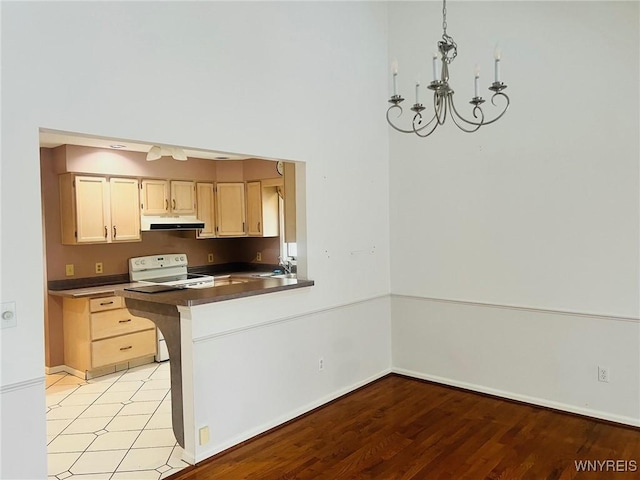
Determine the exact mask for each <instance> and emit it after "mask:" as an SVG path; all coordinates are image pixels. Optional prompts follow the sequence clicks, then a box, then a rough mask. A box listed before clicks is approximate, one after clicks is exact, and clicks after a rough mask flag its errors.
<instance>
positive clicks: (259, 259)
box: [256, 252, 262, 262]
mask: <svg viewBox="0 0 640 480" xmlns="http://www.w3.org/2000/svg"><path fill="white" fill-rule="evenodd" d="M256 260H257V261H258V262H261V261H262V252H258V253H256Z"/></svg>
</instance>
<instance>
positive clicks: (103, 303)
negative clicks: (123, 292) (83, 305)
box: [100, 300, 113, 305]
mask: <svg viewBox="0 0 640 480" xmlns="http://www.w3.org/2000/svg"><path fill="white" fill-rule="evenodd" d="M111 304H113V300H112V301H110V302H100V305H111Z"/></svg>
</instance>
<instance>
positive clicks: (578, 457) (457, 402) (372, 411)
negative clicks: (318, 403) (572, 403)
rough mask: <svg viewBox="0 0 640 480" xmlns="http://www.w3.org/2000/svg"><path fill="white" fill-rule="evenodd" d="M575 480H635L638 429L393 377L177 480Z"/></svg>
mask: <svg viewBox="0 0 640 480" xmlns="http://www.w3.org/2000/svg"><path fill="white" fill-rule="evenodd" d="M579 461H589V462H590V463H589V464H588V465H589V467H590V468H591V471H590V472H589V471H587V472H585V471H580V472H579V471H578V467H577V466H576V462H579ZM613 462H615V464H614V463H613ZM586 465H587V464H583V468H586ZM594 470H597V471H594ZM573 478H577V479H584V480H588V479H598V480H600V479H609V478H610V479H620V480H625V479H639V478H640V430H639V429H636V428H632V427H624V426H619V425H616V424H612V423H606V422H600V421H595V420H591V419H589V418H585V417H579V416H576V415H571V414H564V413H560V412H556V411H552V410H548V409H544V408H538V407H534V406H530V405H526V404H520V403H516V402H510V401H505V400H500V399H497V398H492V397H489V396H485V395H480V394H474V393H471V392H466V391H462V390H458V389H454V388H448V387H444V386H440V385H436V384H432V383H427V382H422V381H419V380H413V379H409V378H405V377H401V376H396V375H391V376H387V377H385V378H383V379H381V380H378V381H376V382H374V383H372V384H370V385H367V386H366V387H363V388H361V389H360V390H358V391H356V392H354V393H351V394H349V395H346V396H344V397H342V398H340V399H338V400H336V401H335V402H332V403H331V404H329V405H327V406H324V407H322V408H320V409H318V410H316V411H314V412H312V413H310V414H308V415H306V416H303V417H301V418H299V419H297V420H295V421H293V422H290V423H289V424H287V425H285V426H283V427H281V428H278V429H275V430H273V431H271V432H268V433H266V434H264V435H262V436H260V437H258V438H256V439H253V440H250V441H248V442H246V443H244V444H243V445H241V446H238V447H236V448H234V449H232V450H230V451H228V452H226V453H223V454H220V455H217V456H216V457H214V458H213V459H209V460H207V461H205V462H203V463H202V464H200V465H198V466H196V467H193V468H192V469H190V470H188V471H185V472H181V473H179V474H176V475H174V476H172V477H171V480H217V479H224V480H240V479H287V480H290V479H309V480H318V479H327V480H342V479H345V480H346V479H382V480H389V479H416V480H431V479H434V480H441V479H456V480H457V479H470V480H476V479H491V480H509V479H513V480H516V479H534V480H539V479H573Z"/></svg>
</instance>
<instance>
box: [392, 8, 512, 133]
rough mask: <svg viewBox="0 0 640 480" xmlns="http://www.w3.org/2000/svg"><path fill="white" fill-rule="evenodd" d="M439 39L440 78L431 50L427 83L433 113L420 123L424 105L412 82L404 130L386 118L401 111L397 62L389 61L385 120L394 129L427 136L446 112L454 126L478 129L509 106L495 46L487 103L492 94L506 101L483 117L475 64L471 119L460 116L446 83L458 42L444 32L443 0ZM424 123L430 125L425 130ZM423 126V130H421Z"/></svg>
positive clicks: (445, 18) (464, 129) (444, 119)
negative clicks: (410, 115) (410, 118)
mask: <svg viewBox="0 0 640 480" xmlns="http://www.w3.org/2000/svg"><path fill="white" fill-rule="evenodd" d="M442 30H443V33H442V40H440V41H439V42H438V51H439V56H440V60H441V62H442V65H441V68H440V71H441V75H440V80H438V54H436V53H434V54H433V59H432V60H433V62H432V63H433V81H432V82H431V83H430V84H429V86H428V87H427V88H428V89H429V90H433V117H432V118H431V120H429V121H428V122H427V123H423V118H422V111H423V110H424V109H425V107H424V106H423V105H422V104H421V103H420V81H419V80H418V81H417V82H416V103H415V104H414V105H413V107H411V111H412V112H414V113H415V115H414V116H413V121H412V124H411V126H412V129H411V130H405V129H402V128H399V127H397V126H396V125H394V123H393V122H392V121H391V118H389V113H390V112H391V111H392V110H395V109H398V110H399V112H398V115H397V117H398V118H399V117H400V116H401V115H402V107H401V106H400V103H401V102H403V101H404V98H402V96H401V95H399V94H398V79H397V77H398V64H397V62H395V61H394V62H393V67H392V75H393V95H392V96H391V98H390V99H389V103H391V104H392V105H391V106H390V107H389V108H388V109H387V122H389V125H391V126H392V127H393V128H394V129H396V130H397V131H399V132H402V133H415V134H416V135H418V136H419V137H428V136H429V135H431V134H432V133H433V132H434V131H435V129H436V128H437V127H438V125H444V123H445V121H446V120H447V115H450V116H451V119H452V120H453V123H455V124H456V126H457V127H458V128H459V129H460V130H462V131H463V132H466V133H473V132H476V131H478V129H479V128H480V127H482V126H483V125H489V124H491V123H493V122H495V121H496V120H498V119H500V118H501V117H502V116H503V115H504V114H505V112H506V111H507V109H508V108H509V103H510V101H509V97H508V96H507V95H506V94H504V93H503V92H502V91H503V90H504V89H505V88H507V86H506V85H505V84H504V83H502V81H501V80H500V50H499V49H498V48H496V51H495V55H494V59H495V63H494V73H495V79H494V82H493V83H492V84H491V86H490V87H489V90H491V91H492V92H494V93H493V95H492V96H491V103H492V104H493V105H494V106H496V103H495V99H496V97H501V98H502V99H503V100H504V101H505V102H506V103H505V105H504V109H503V110H502V112H500V114H499V115H498V116H497V117H495V118H494V119H492V120H485V117H484V112H483V111H482V106H481V105H482V104H483V103H484V102H485V100H484V99H483V98H482V97H481V96H480V94H479V91H478V86H479V85H478V84H479V80H480V71H479V69H478V67H477V66H476V69H475V72H474V87H475V88H474V90H475V91H474V96H473V97H472V98H471V101H470V102H469V103H470V104H471V105H473V110H472V111H471V113H472V115H473V118H474V120H468V119H466V118H464V117H463V116H462V115H460V114H459V113H458V110H457V109H456V106H455V104H454V103H453V93H454V92H453V90H452V89H451V87H450V86H449V64H451V62H452V61H453V59H454V58H456V55H457V54H458V46H457V45H456V42H454V41H453V38H452V37H450V36H449V35H447V0H443V2H442ZM428 127H431V128H430V129H429V130H427V128H428ZM425 130H426V133H425Z"/></svg>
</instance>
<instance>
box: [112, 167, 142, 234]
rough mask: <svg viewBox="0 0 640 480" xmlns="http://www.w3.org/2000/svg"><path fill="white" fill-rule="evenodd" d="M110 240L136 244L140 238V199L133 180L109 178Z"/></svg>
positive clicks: (135, 181) (137, 188) (136, 185)
mask: <svg viewBox="0 0 640 480" xmlns="http://www.w3.org/2000/svg"><path fill="white" fill-rule="evenodd" d="M109 189H110V196H111V240H112V241H113V242H136V241H139V240H140V239H141V236H140V197H139V195H138V190H139V187H138V180H136V179H135V178H111V179H110V180H109Z"/></svg>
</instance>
